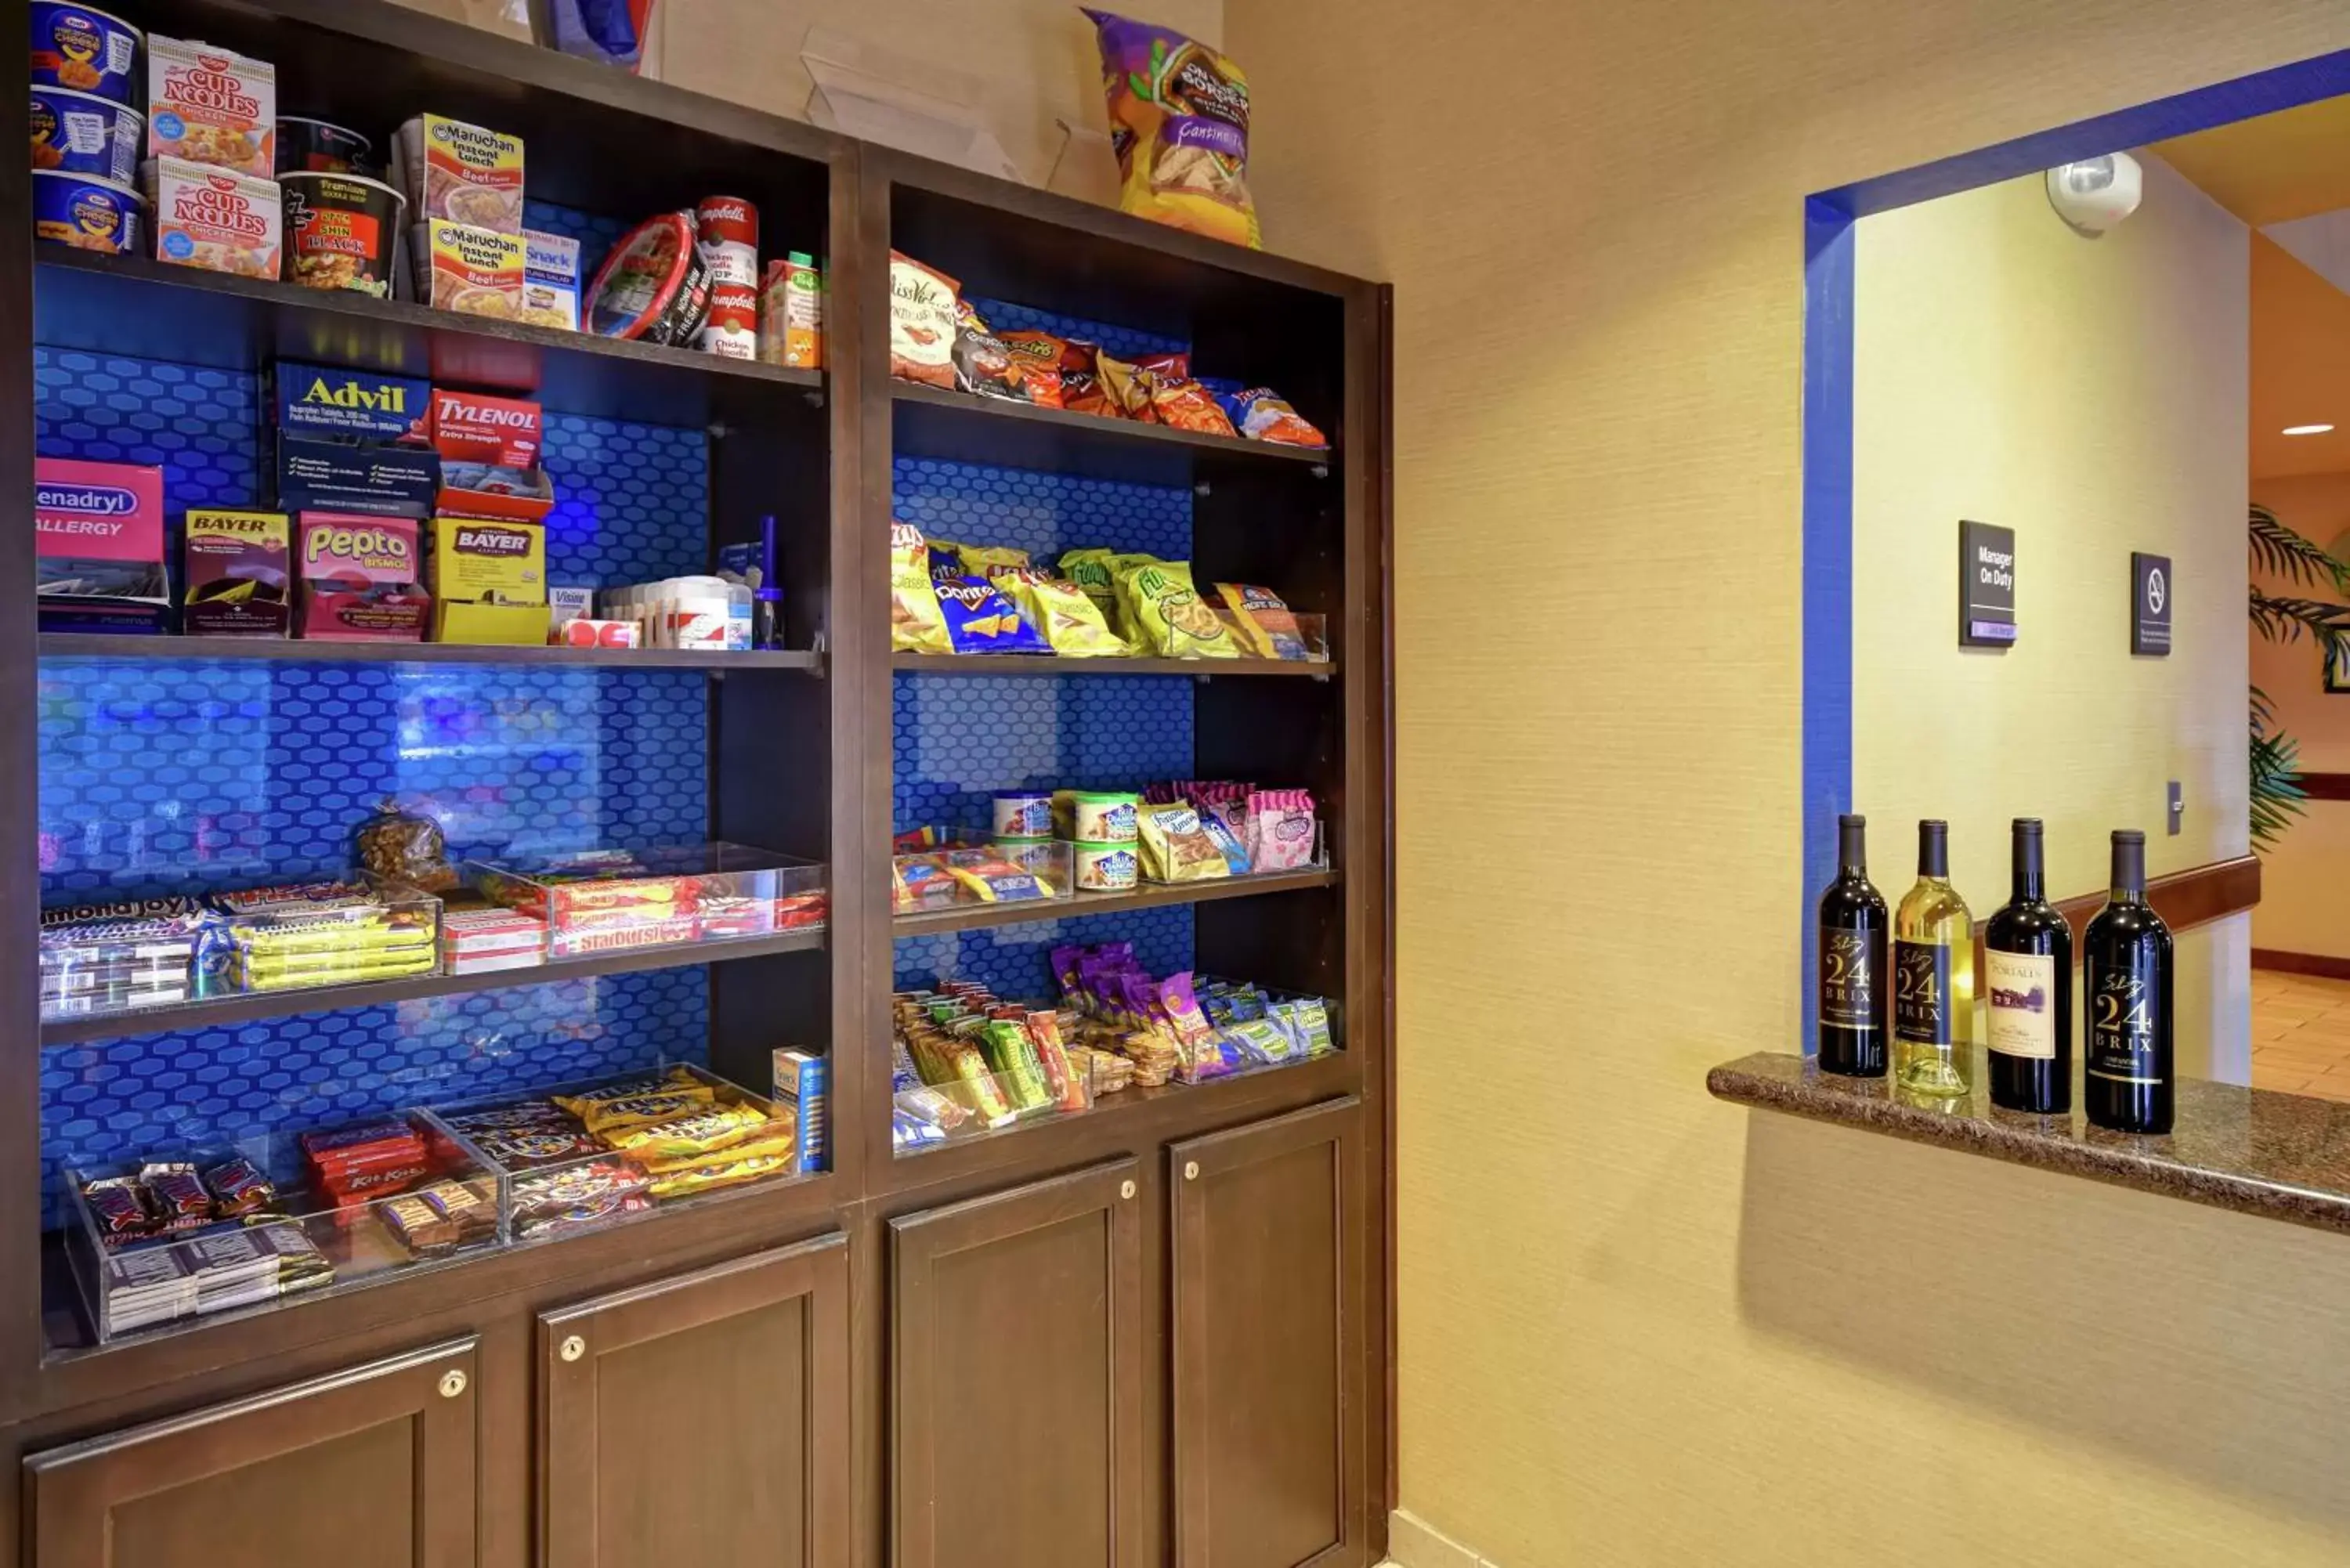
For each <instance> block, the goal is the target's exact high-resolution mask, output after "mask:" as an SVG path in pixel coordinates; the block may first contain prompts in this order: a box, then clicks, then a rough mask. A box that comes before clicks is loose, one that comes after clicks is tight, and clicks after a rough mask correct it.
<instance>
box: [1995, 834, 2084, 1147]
mask: <svg viewBox="0 0 2350 1568" xmlns="http://www.w3.org/2000/svg"><path fill="white" fill-rule="evenodd" d="M2014 833H2015V845H2014V867H2015V883H2014V887H2013V888H2012V889H2011V891H2010V892H2009V895H2008V900H2007V903H2006V905H2005V906H2004V907H2002V909H2000V911H1999V913H1997V914H1995V915H1993V916H1992V917H1991V919H1989V920H1988V921H1986V922H1984V925H1983V992H1984V994H1985V996H1987V997H1988V998H1989V999H1990V1002H1991V1016H1990V1019H1989V1025H1990V1027H1989V1030H1988V1032H1987V1033H1986V1034H1985V1037H1984V1042H1983V1043H1984V1044H1986V1045H1988V1046H1989V1047H1990V1048H1991V1049H1990V1055H1989V1063H1990V1067H1991V1104H1992V1105H1995V1106H2004V1107H2005V1108H2007V1109H2008V1110H2011V1111H2034V1112H2037V1113H2039V1114H2040V1115H2042V1116H2055V1115H2059V1114H2061V1113H2063V1112H2065V1111H2069V1110H2071V1109H2072V1108H2073V929H2072V928H2071V927H2070V926H2067V925H2066V924H2065V923H2064V916H2063V915H2060V914H2058V913H2057V912H2056V907H2055V906H2054V904H2051V903H2050V902H2049V901H2048V892H2047V888H2046V886H2045V884H2044V879H2043V877H2044V873H2043V866H2042V854H2041V837H2042V834H2041V826H2040V823H2039V820H2038V819H2037V818H2035V817H2029V816H2019V817H2017V818H2016V819H2015V828H2014Z"/></svg>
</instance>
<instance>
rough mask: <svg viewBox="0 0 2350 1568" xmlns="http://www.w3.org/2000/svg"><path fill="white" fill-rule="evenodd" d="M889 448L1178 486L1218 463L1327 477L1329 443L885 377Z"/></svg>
mask: <svg viewBox="0 0 2350 1568" xmlns="http://www.w3.org/2000/svg"><path fill="white" fill-rule="evenodd" d="M889 397H890V400H891V406H892V409H893V411H894V414H895V418H894V420H893V421H892V423H893V426H894V429H895V435H896V440H895V444H894V446H893V449H892V450H894V451H895V452H896V453H897V455H899V457H929V458H943V459H946V460H948V461H950V462H977V463H986V464H989V465H992V466H996V467H1006V468H1036V469H1049V470H1051V471H1053V472H1058V473H1074V474H1084V475H1089V476H1091V477H1094V478H1100V479H1122V480H1128V481H1132V482H1135V483H1160V484H1166V483H1174V484H1183V483H1191V479H1192V477H1193V475H1194V473H1195V471H1198V470H1209V471H1212V470H1213V469H1214V468H1215V467H1217V466H1219V465H1223V466H1231V465H1235V464H1240V465H1247V466H1249V467H1251V468H1254V467H1257V466H1258V465H1264V466H1269V467H1273V468H1282V467H1289V468H1294V469H1296V470H1298V471H1300V472H1311V473H1313V474H1314V475H1315V477H1316V478H1326V477H1327V476H1328V474H1329V472H1330V465H1331V464H1332V463H1333V462H1336V459H1337V452H1336V449H1335V448H1320V447H1304V446H1284V445H1282V444H1281V443H1280V442H1278V441H1249V440H1247V439H1245V438H1243V437H1240V436H1221V435H1203V434H1201V433H1200V432H1198V431H1182V430H1176V429H1174V428H1172V427H1171V426H1168V425H1146V424H1143V423H1141V422H1139V421H1135V420H1121V419H1112V418H1109V417H1107V416H1105V415H1101V414H1073V413H1071V412H1069V411H1068V410H1066V409H1046V408H1039V407H1038V406H1036V405H1035V404H1034V403H1015V402H1011V401H1008V400H1005V399H1003V398H983V397H981V396H979V395H978V394H976V393H973V392H950V391H948V390H946V389H944V388H942V387H931V386H925V385H923V384H922V383H921V382H919V381H899V380H894V379H893V380H892V381H891V382H890V383H889Z"/></svg>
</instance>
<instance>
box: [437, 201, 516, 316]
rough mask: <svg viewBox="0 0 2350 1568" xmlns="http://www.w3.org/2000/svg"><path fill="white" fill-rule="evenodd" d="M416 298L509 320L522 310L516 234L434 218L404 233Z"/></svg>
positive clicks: (461, 312) (460, 311)
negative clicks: (414, 281)
mask: <svg viewBox="0 0 2350 1568" xmlns="http://www.w3.org/2000/svg"><path fill="white" fill-rule="evenodd" d="M409 247H410V254H411V256H413V258H414V260H415V264H416V296H417V298H418V299H420V300H421V301H422V302H423V303H425V304H427V305H430V306H432V307H433V308H434V309H436V310H453V311H455V312H457V313H458V314H459V315H461V316H486V317H494V318H495V319H497V320H500V321H512V320H514V319H515V317H517V316H519V315H520V314H521V312H522V273H523V249H522V238H521V236H520V235H518V234H499V233H497V232H496V231H494V230H491V229H477V228H473V227H472V226H470V225H468V224H464V223H450V222H447V221H446V220H444V219H440V218H435V219H432V220H431V221H430V222H427V223H419V224H417V225H416V227H415V228H414V229H413V230H411V232H410V234H409Z"/></svg>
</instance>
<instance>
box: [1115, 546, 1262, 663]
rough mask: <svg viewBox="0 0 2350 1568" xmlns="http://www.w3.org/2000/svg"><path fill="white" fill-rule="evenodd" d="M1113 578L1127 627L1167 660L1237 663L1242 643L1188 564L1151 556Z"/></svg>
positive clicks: (1130, 563)
mask: <svg viewBox="0 0 2350 1568" xmlns="http://www.w3.org/2000/svg"><path fill="white" fill-rule="evenodd" d="M1111 576H1112V580H1113V581H1114V582H1115V583H1116V584H1117V586H1118V602H1119V603H1120V604H1121V605H1122V606H1123V607H1125V610H1126V624H1127V625H1128V626H1129V627H1131V628H1134V633H1135V637H1136V639H1138V640H1139V641H1140V642H1141V643H1142V644H1143V645H1144V646H1145V647H1146V648H1147V649H1149V651H1150V652H1152V653H1155V654H1157V655H1158V656H1159V657H1160V658H1162V659H1238V658H1240V657H1241V649H1240V644H1239V642H1238V640H1237V639H1234V638H1233V636H1232V633H1231V632H1230V631H1228V630H1226V629H1225V627H1224V623H1223V621H1222V618H1219V617H1218V616H1217V614H1216V612H1215V610H1214V608H1213V607H1211V606H1210V605H1209V604H1208V603H1207V601H1206V600H1204V599H1202V598H1201V597H1200V592H1199V589H1198V588H1196V587H1193V586H1192V582H1191V563H1189V562H1187V561H1160V560H1157V559H1154V558H1152V557H1149V556H1143V557H1140V558H1139V559H1134V560H1130V561H1128V563H1127V564H1126V565H1124V566H1115V567H1114V568H1113V571H1112V574H1111Z"/></svg>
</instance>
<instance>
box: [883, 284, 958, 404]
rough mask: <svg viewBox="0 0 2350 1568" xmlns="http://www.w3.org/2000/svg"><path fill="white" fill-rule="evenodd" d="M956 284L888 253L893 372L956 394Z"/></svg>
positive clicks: (890, 365) (890, 364)
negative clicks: (953, 391)
mask: <svg viewBox="0 0 2350 1568" xmlns="http://www.w3.org/2000/svg"><path fill="white" fill-rule="evenodd" d="M956 288H957V285H956V283H955V280H954V279H952V278H951V277H949V276H947V275H946V274H944V273H942V272H939V271H936V270H935V269H933V268H931V267H927V266H924V265H922V264H921V263H920V262H918V261H916V260H915V259H914V258H913V257H911V256H909V255H901V254H899V253H898V252H896V251H891V252H890V253H889V374H891V375H892V376H895V377H897V378H898V379H899V380H901V381H920V382H921V383H922V384H923V385H924V386H930V387H940V388H943V389H946V390H948V391H952V390H953V389H954V385H955V366H954V348H955V306H956V305H957V303H958V301H957V298H956V294H955V290H956Z"/></svg>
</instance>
